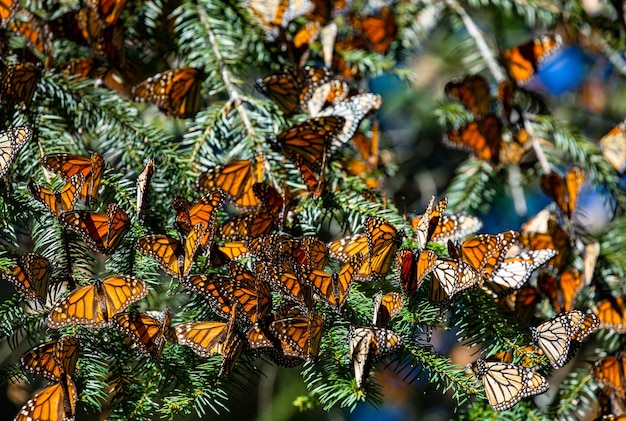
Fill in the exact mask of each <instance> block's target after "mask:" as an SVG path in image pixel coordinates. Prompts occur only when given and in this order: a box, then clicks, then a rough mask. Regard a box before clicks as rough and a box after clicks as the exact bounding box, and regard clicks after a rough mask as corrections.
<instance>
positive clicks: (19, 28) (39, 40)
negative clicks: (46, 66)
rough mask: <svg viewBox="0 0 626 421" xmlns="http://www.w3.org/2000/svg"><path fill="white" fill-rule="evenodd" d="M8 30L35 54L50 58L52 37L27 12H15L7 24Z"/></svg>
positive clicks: (38, 20)
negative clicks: (17, 36) (24, 41)
mask: <svg viewBox="0 0 626 421" xmlns="http://www.w3.org/2000/svg"><path fill="white" fill-rule="evenodd" d="M0 7H1V6H0ZM8 29H9V31H12V32H15V33H17V34H19V35H21V36H22V37H23V38H24V39H25V40H26V42H27V43H28V44H29V45H30V46H31V48H32V49H33V50H35V51H36V52H37V53H39V54H41V55H42V56H44V57H46V58H47V57H51V56H52V43H51V39H52V35H51V34H50V30H49V29H48V26H47V25H46V24H45V23H44V22H43V21H42V20H41V19H39V18H38V17H37V16H36V15H34V14H32V13H30V12H29V11H28V10H25V9H22V10H20V11H19V12H17V13H16V16H14V17H13V19H11V21H10V22H9V25H8Z"/></svg>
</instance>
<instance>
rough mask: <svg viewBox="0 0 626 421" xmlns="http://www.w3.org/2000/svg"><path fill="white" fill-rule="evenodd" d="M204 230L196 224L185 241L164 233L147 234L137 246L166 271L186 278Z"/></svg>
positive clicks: (140, 239)
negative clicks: (182, 241)
mask: <svg viewBox="0 0 626 421" xmlns="http://www.w3.org/2000/svg"><path fill="white" fill-rule="evenodd" d="M203 232H204V230H203V229H202V227H201V226H199V225H196V226H194V227H193V229H192V230H191V232H190V233H189V235H188V236H187V238H186V239H185V241H184V243H181V242H180V241H178V240H177V239H175V238H172V237H168V236H167V235H163V234H155V235H147V236H145V237H141V238H139V239H138V240H137V242H136V243H135V247H136V248H137V249H138V250H139V251H140V252H142V253H143V254H145V255H147V256H150V257H152V258H153V259H154V260H156V261H157V262H158V263H159V264H160V265H161V268H162V269H163V270H164V271H165V272H167V273H169V274H170V275H172V276H176V277H179V278H184V277H185V276H187V275H188V274H189V271H190V270H191V266H192V265H193V262H194V259H195V255H196V252H197V251H198V248H199V247H200V244H201V243H200V242H201V238H202V234H203Z"/></svg>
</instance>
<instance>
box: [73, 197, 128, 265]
mask: <svg viewBox="0 0 626 421" xmlns="http://www.w3.org/2000/svg"><path fill="white" fill-rule="evenodd" d="M61 223H62V224H63V226H64V227H66V228H67V229H70V230H72V231H76V232H78V233H79V234H80V235H81V237H82V239H83V241H84V242H85V243H87V244H88V245H89V246H90V247H91V248H92V249H94V250H96V251H98V252H100V253H102V254H105V255H107V256H109V255H111V254H113V252H114V251H115V249H116V248H117V246H119V245H120V243H121V242H122V239H123V238H124V235H125V234H126V231H128V229H129V228H130V219H129V218H128V215H127V214H126V212H125V211H124V209H122V208H121V207H120V206H118V205H117V204H116V203H111V204H109V206H108V208H107V211H106V213H95V212H89V211H73V212H65V213H64V214H63V215H61Z"/></svg>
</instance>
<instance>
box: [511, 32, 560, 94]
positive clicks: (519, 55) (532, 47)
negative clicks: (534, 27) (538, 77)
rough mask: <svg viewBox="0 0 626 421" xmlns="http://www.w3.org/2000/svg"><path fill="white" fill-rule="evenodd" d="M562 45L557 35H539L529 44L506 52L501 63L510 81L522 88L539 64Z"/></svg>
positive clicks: (535, 71)
mask: <svg viewBox="0 0 626 421" xmlns="http://www.w3.org/2000/svg"><path fill="white" fill-rule="evenodd" d="M562 45H563V39H562V38H561V36H560V35H558V34H550V35H540V36H538V37H536V38H534V39H532V40H530V41H529V42H527V43H525V44H522V45H519V46H517V47H514V48H511V49H510V50H506V51H504V52H503V53H502V61H503V64H504V67H505V68H506V70H507V72H508V74H509V76H510V77H511V79H512V80H513V81H514V82H515V83H517V84H518V85H520V86H522V85H525V84H526V83H528V82H529V81H530V79H531V78H532V77H533V76H534V75H535V74H536V73H537V70H538V69H539V67H540V66H541V63H542V62H543V61H544V60H545V59H546V58H548V57H549V56H550V55H552V54H554V53H555V52H556V51H557V50H559V49H560V48H561V46H562Z"/></svg>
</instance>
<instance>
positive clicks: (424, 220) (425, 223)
mask: <svg viewBox="0 0 626 421" xmlns="http://www.w3.org/2000/svg"><path fill="white" fill-rule="evenodd" d="M446 206H448V198H447V197H444V198H443V199H441V200H439V202H437V205H436V206H435V196H432V197H431V198H430V201H429V202H428V206H427V207H426V210H425V211H424V213H423V214H422V215H419V216H416V217H415V218H413V219H411V226H412V227H413V229H414V230H415V233H414V234H413V238H414V239H415V241H417V247H418V248H419V249H420V250H422V249H424V248H425V247H426V244H427V243H428V242H429V241H430V240H431V238H432V236H433V234H434V232H435V230H436V229H437V227H438V226H439V220H440V219H441V216H442V215H443V211H445V210H446Z"/></svg>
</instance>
